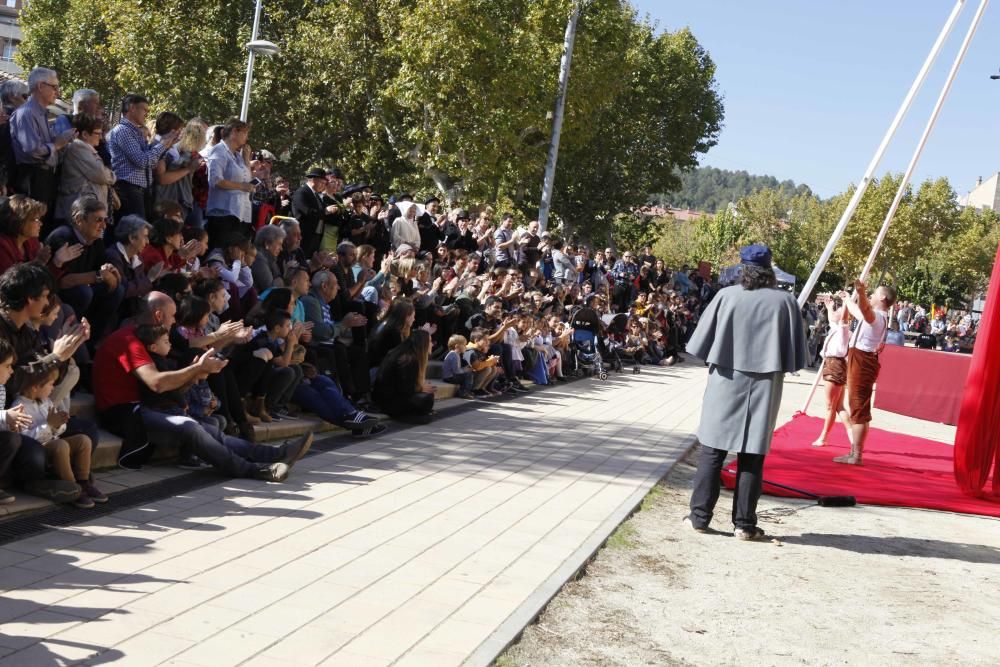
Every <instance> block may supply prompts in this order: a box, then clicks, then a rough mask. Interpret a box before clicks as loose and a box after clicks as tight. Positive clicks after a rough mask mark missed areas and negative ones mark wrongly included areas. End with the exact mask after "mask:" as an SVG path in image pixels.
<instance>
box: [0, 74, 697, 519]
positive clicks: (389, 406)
mask: <svg viewBox="0 0 1000 667" xmlns="http://www.w3.org/2000/svg"><path fill="white" fill-rule="evenodd" d="M18 86H19V84H17V83H16V82H10V83H7V84H4V85H3V86H0V97H2V99H3V103H4V105H5V108H6V111H7V112H8V113H9V114H10V120H9V122H8V123H6V124H5V125H4V126H0V155H2V156H3V157H2V160H0V161H2V163H3V164H2V169H0V180H3V182H0V185H2V186H3V187H5V188H6V193H7V194H8V195H9V196H7V197H3V198H2V199H0V274H2V275H0V380H3V381H4V382H3V384H0V390H5V392H6V393H5V396H3V397H0V398H3V400H4V403H5V405H7V406H10V407H8V408H7V409H6V410H5V411H4V412H3V413H2V414H0V486H3V488H8V489H9V488H11V486H10V485H11V484H14V485H18V486H20V488H22V489H24V490H25V491H27V492H28V493H34V494H38V495H44V496H46V497H49V498H52V499H54V500H57V501H62V502H75V503H76V504H77V505H79V506H80V507H90V506H93V504H94V503H98V502H104V501H105V500H106V496H105V495H104V494H103V493H101V492H100V491H99V490H98V489H97V488H96V487H95V486H94V484H93V477H92V475H91V472H90V457H91V453H92V451H93V449H94V448H95V447H96V446H97V444H98V440H99V431H98V429H97V425H96V424H94V423H92V422H89V421H88V420H85V419H80V418H78V417H75V416H71V415H70V410H69V400H70V395H71V393H73V392H77V391H85V392H90V393H93V395H94V400H95V404H96V410H97V417H98V422H99V424H100V426H101V427H103V428H104V429H106V430H107V431H110V432H112V433H114V434H116V435H118V436H120V437H121V438H122V446H121V451H120V454H119V464H120V465H122V466H124V467H128V468H138V467H141V466H142V465H144V464H146V463H148V461H149V460H150V458H151V456H152V455H153V453H154V452H155V451H156V450H157V449H158V448H161V449H162V448H163V447H164V446H166V445H177V446H179V450H180V454H179V456H180V459H179V463H180V464H181V465H183V466H185V467H188V468H198V467H203V466H208V465H210V466H212V467H214V468H215V469H216V470H217V471H219V472H220V473H222V474H225V475H229V476H234V477H248V478H258V479H264V480H268V481H282V480H284V479H285V478H286V477H287V475H288V474H289V469H290V468H291V467H292V466H293V465H294V463H295V462H296V461H297V460H298V459H299V458H301V456H302V455H303V454H305V452H306V450H307V449H308V448H309V446H310V443H311V442H312V435H311V434H306V435H304V436H302V437H300V438H298V439H295V440H292V441H288V442H286V443H285V444H284V445H282V446H279V447H274V446H266V445H258V444H256V443H255V441H254V440H255V434H254V428H253V426H254V425H255V424H257V423H261V422H265V423H266V422H273V421H280V420H284V419H290V418H294V417H296V416H297V415H298V414H299V413H300V412H308V413H311V414H313V415H316V416H318V417H319V418H321V419H322V420H324V421H326V422H330V423H332V424H337V425H339V426H341V427H343V428H345V429H348V430H349V431H351V432H352V433H353V434H354V435H355V436H357V437H370V436H373V435H376V434H378V433H381V432H382V431H384V430H385V429H386V424H384V423H382V421H381V420H380V418H379V417H377V416H376V415H375V414H373V413H379V414H386V415H389V416H391V417H392V418H394V419H399V420H404V421H416V422H420V423H426V422H427V421H429V420H430V419H432V417H433V414H434V403H435V392H434V386H433V385H432V384H431V383H430V382H428V376H429V372H428V366H429V364H430V363H431V362H432V361H438V360H440V361H442V362H443V363H442V379H443V380H444V381H445V382H448V383H451V384H454V385H456V391H457V395H458V396H460V397H462V398H470V399H474V398H480V399H491V398H493V397H496V396H499V395H503V394H508V395H509V394H518V393H521V392H524V391H526V386H525V384H524V382H525V381H528V380H530V381H532V382H534V383H536V384H540V385H544V384H551V383H554V382H558V381H561V380H565V379H566V377H567V376H569V375H571V374H572V373H573V372H574V370H575V366H574V357H573V352H572V349H573V337H574V335H575V334H576V333H577V331H578V330H590V332H591V333H592V334H593V335H595V336H596V337H597V338H598V339H599V341H600V344H601V346H602V347H603V348H604V349H606V350H611V351H613V353H614V355H615V356H617V357H620V358H624V359H626V360H627V361H628V362H629V363H634V364H641V363H649V364H662V365H671V364H674V363H677V362H678V361H680V360H681V358H682V357H681V353H682V351H683V349H684V343H685V341H686V340H687V338H688V336H689V335H690V334H691V332H692V331H693V328H694V325H695V324H696V321H697V317H698V314H699V313H700V312H701V310H702V308H703V307H704V305H705V304H706V303H707V301H708V300H709V299H710V298H711V297H712V295H713V294H714V290H715V289H716V287H717V286H715V285H714V284H713V280H712V277H710V276H702V275H699V274H698V273H697V272H695V271H689V270H688V268H687V267H682V268H681V269H677V270H672V269H670V268H668V267H667V266H665V265H664V263H663V261H661V260H658V259H657V258H656V257H654V256H653V255H652V253H651V250H650V249H649V248H644V249H642V251H641V252H639V253H635V252H632V251H630V250H625V251H624V252H622V253H620V255H619V253H617V252H616V251H615V250H614V249H613V248H611V247H608V248H603V249H602V248H590V247H588V246H587V245H586V244H582V243H576V242H571V241H568V240H565V239H562V238H559V236H557V235H555V234H550V233H548V232H540V230H539V226H538V223H537V222H536V221H529V222H527V223H526V224H518V222H517V220H516V218H515V216H514V215H511V214H503V215H500V216H497V215H495V213H494V210H493V209H492V208H491V207H489V206H476V207H472V206H467V207H465V208H460V207H459V206H458V205H453V206H451V207H450V208H446V207H445V206H443V204H442V202H441V201H440V200H439V199H438V198H437V197H434V196H427V197H424V198H421V199H420V201H419V202H418V201H415V198H414V197H413V196H411V195H409V194H407V193H401V194H396V195H395V196H392V197H388V198H386V199H383V197H382V196H381V195H380V194H378V191H377V188H376V187H375V186H374V185H371V184H368V183H364V182H354V183H348V182H347V181H346V179H345V176H344V174H343V173H342V172H341V171H340V170H339V169H337V168H332V167H330V168H328V167H325V166H314V167H312V168H310V169H308V170H306V172H305V173H298V174H297V173H292V172H286V173H284V174H282V175H279V174H278V173H277V171H278V170H280V164H278V163H277V161H276V159H275V157H274V155H273V154H271V153H270V152H269V151H267V150H256V151H254V150H252V149H251V147H250V135H251V127H250V126H249V125H248V124H247V123H245V122H242V121H240V120H236V119H232V120H229V121H227V122H226V123H224V124H222V125H209V124H208V123H206V122H204V121H203V120H201V119H199V118H193V119H190V120H186V121H185V120H184V119H181V118H180V117H178V116H177V115H176V114H173V113H169V112H164V113H160V114H158V115H157V116H156V117H155V118H149V117H148V115H149V103H148V101H147V100H146V99H145V98H144V97H142V96H141V95H136V94H129V95H126V96H125V97H124V99H123V100H122V102H121V107H120V109H119V111H120V119H119V120H118V121H117V123H116V124H115V125H114V127H113V129H111V130H110V131H109V132H107V133H105V130H106V129H107V128H106V119H105V111H104V107H103V105H102V103H101V100H100V98H99V96H98V95H97V93H95V92H94V91H90V90H79V91H76V92H75V93H74V94H73V107H74V112H75V113H74V114H73V115H72V116H61V117H59V118H57V119H56V121H55V122H54V123H52V122H50V120H49V112H48V111H47V109H48V107H49V106H50V105H51V104H52V103H53V102H54V101H55V99H56V97H57V95H58V93H59V82H58V76H57V73H56V72H54V71H52V70H49V69H44V68H36V69H34V70H32V71H31V73H30V76H29V78H28V85H27V87H22V88H19V87H18ZM12 500H13V497H12V496H11V495H9V494H7V493H6V492H0V503H6V502H11V501H12Z"/></svg>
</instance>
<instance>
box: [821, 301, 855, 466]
mask: <svg viewBox="0 0 1000 667" xmlns="http://www.w3.org/2000/svg"><path fill="white" fill-rule="evenodd" d="M816 302H817V303H825V304H826V314H827V318H828V321H829V323H830V331H829V333H827V335H826V338H825V339H824V340H823V349H822V351H821V352H820V354H822V355H823V368H822V369H821V371H820V372H821V373H822V374H823V382H825V383H826V420H825V421H824V422H823V431H822V432H821V433H820V434H819V437H818V438H816V441H815V442H813V444H812V446H813V447H823V446H825V445H826V441H827V437H828V436H829V435H830V429H832V428H833V424H834V422H836V421H837V417H838V416H840V417H841V419H844V420H845V422H844V423H845V424H846V423H847V422H846V418H847V414H846V413H845V412H844V386H845V385H846V384H847V347H848V343H849V342H850V341H849V339H850V336H851V331H850V329H849V328H848V326H847V325H848V322H850V319H851V318H850V316H849V315H848V313H847V308H845V307H844V304H843V302H840V303H839V304H838V303H837V301H836V300H835V299H834V298H833V297H832V296H830V295H829V294H821V295H819V296H818V297H817V298H816Z"/></svg>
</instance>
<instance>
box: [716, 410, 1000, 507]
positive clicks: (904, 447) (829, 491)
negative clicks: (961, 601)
mask: <svg viewBox="0 0 1000 667" xmlns="http://www.w3.org/2000/svg"><path fill="white" fill-rule="evenodd" d="M877 419H878V418H877V417H876V421H875V422H873V423H878V422H877ZM822 428H823V422H822V420H820V419H819V418H817V417H807V416H805V415H798V416H796V417H795V418H793V419H792V421H790V422H789V423H787V424H785V425H784V426H781V427H779V428H778V430H776V431H775V432H774V441H773V444H772V445H771V453H770V454H768V455H767V459H766V460H765V461H764V479H766V480H768V481H770V482H777V483H779V484H785V485H787V486H793V487H795V488H797V489H802V490H803V491H809V492H810V493H815V494H817V495H821V496H854V497H855V498H857V499H858V502H859V503H864V504H868V505H892V506H896V507H920V508H924V509H934V510H945V511H948V512H963V513H966V514H982V515H985V516H996V517H1000V501H991V500H990V499H980V498H973V497H970V496H967V495H965V494H963V493H962V492H961V490H960V489H959V488H958V485H957V484H955V478H954V476H953V473H952V447H951V445H947V444H944V443H940V442H935V441H933V440H924V439H923V438H917V437H915V436H911V435H900V434H898V433H890V432H888V431H883V430H880V429H877V428H872V430H871V431H870V432H869V434H868V442H867V443H866V444H865V454H864V465H861V466H850V465H845V464H843V463H834V462H833V461H832V459H833V457H834V456H840V455H842V454H847V453H848V452H849V451H850V447H849V445H848V442H847V433H846V431H845V430H844V427H843V426H841V425H840V424H837V425H836V426H834V429H833V432H832V433H831V434H830V444H828V445H827V446H826V447H812V446H811V443H812V442H813V441H814V440H815V439H816V436H817V435H819V432H820V430H822ZM735 473H736V462H735V461H734V462H733V463H731V464H730V465H728V466H726V467H725V468H723V470H722V481H723V483H724V484H725V485H726V486H727V487H728V488H732V487H733V482H734V481H735ZM764 493H767V494H770V495H774V496H796V494H794V493H791V492H788V491H785V490H783V489H779V488H777V487H774V486H770V485H768V484H765V485H764ZM798 497H801V496H798Z"/></svg>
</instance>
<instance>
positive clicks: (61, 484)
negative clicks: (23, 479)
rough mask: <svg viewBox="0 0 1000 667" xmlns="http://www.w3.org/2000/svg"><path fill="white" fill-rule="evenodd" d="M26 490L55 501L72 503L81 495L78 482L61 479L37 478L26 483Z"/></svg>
mask: <svg viewBox="0 0 1000 667" xmlns="http://www.w3.org/2000/svg"><path fill="white" fill-rule="evenodd" d="M24 490H25V491H27V492H28V493H30V494H31V495H33V496H38V497H39V498H45V499H46V500H51V501H52V502H54V503H71V502H73V501H74V500H76V499H77V498H79V497H80V487H79V486H77V484H76V482H67V481H64V480H61V479H36V480H34V481H31V482H28V483H26V484H25V485H24Z"/></svg>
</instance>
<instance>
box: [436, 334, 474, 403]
mask: <svg viewBox="0 0 1000 667" xmlns="http://www.w3.org/2000/svg"><path fill="white" fill-rule="evenodd" d="M468 344H469V343H468V341H467V340H465V336H459V335H458V334H456V335H454V336H452V337H451V338H449V339H448V354H446V355H444V366H443V367H442V369H441V379H442V380H444V381H445V382H447V383H448V384H454V385H458V392H457V393H456V394H455V395H456V396H458V397H459V398H472V386H473V382H474V381H475V374H474V373H473V372H472V371H471V370H470V369H469V362H468V361H466V360H465V348H466V346H468Z"/></svg>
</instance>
